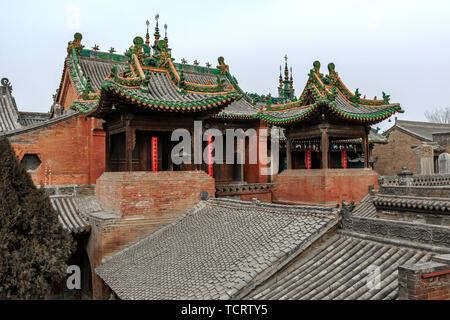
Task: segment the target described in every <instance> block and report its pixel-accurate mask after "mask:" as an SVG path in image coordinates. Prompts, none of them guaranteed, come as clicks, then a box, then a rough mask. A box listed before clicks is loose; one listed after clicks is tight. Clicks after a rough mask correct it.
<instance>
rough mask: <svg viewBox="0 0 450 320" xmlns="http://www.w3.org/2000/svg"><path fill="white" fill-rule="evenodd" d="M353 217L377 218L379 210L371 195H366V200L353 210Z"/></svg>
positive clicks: (363, 199) (362, 200)
mask: <svg viewBox="0 0 450 320" xmlns="http://www.w3.org/2000/svg"><path fill="white" fill-rule="evenodd" d="M353 215H354V216H357V217H368V218H376V217H377V209H376V208H375V206H374V204H373V199H372V195H371V194H370V193H368V194H366V195H365V196H364V198H362V199H361V201H360V202H359V205H358V206H357V207H356V208H355V210H353Z"/></svg>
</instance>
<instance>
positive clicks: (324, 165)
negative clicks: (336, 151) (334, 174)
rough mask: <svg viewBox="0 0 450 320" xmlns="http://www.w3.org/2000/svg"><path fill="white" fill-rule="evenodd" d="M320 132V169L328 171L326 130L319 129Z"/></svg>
mask: <svg viewBox="0 0 450 320" xmlns="http://www.w3.org/2000/svg"><path fill="white" fill-rule="evenodd" d="M320 131H321V132H322V139H321V143H320V146H321V150H322V169H328V149H329V145H328V144H329V142H328V130H326V129H321V130H320Z"/></svg>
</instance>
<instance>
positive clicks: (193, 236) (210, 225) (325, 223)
mask: <svg viewBox="0 0 450 320" xmlns="http://www.w3.org/2000/svg"><path fill="white" fill-rule="evenodd" d="M333 212H334V211H333V209H330V208H322V207H306V206H305V207H302V206H280V205H271V204H264V205H262V204H256V203H255V204H252V203H250V202H242V201H233V200H225V199H222V200H217V199H212V200H208V201H206V202H205V201H204V202H201V203H200V204H199V205H197V206H196V207H195V208H194V209H192V210H190V211H188V212H186V213H185V214H184V215H183V216H182V217H181V218H180V219H179V220H177V221H176V222H174V223H172V224H170V225H168V226H166V227H164V228H162V229H160V230H158V231H157V232H155V233H153V234H152V235H150V236H148V237H147V238H145V239H143V240H141V241H139V242H138V243H136V244H134V245H131V246H130V247H128V248H126V249H124V250H122V251H120V252H118V253H116V254H114V255H112V256H110V257H107V258H106V259H105V260H104V261H103V264H102V265H100V266H99V267H97V268H96V273H97V274H98V275H99V276H100V277H101V278H102V279H103V280H104V281H105V282H106V283H107V285H108V286H109V287H110V288H111V289H112V290H113V291H114V292H115V293H116V294H117V295H118V297H119V298H121V299H219V298H221V299H230V298H233V297H235V296H236V294H237V293H238V292H239V291H240V290H241V289H242V288H244V287H246V286H247V285H248V284H249V283H250V282H252V280H253V279H254V278H255V277H256V276H257V275H259V274H260V273H261V272H263V271H268V270H270V269H271V268H272V267H273V265H274V264H282V262H283V261H286V260H287V258H288V257H289V256H290V255H291V254H292V253H295V252H299V251H301V250H302V248H306V247H307V246H309V245H310V243H311V242H312V241H314V240H315V239H317V238H318V237H320V236H322V235H323V234H324V233H326V232H327V231H328V230H329V229H330V228H332V227H333V226H335V225H336V224H337V221H338V220H337V217H336V215H335V214H334V213H333Z"/></svg>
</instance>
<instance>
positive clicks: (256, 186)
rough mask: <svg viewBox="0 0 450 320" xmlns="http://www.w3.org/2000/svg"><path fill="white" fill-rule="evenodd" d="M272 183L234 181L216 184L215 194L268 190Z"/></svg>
mask: <svg viewBox="0 0 450 320" xmlns="http://www.w3.org/2000/svg"><path fill="white" fill-rule="evenodd" d="M273 185H274V184H273V183H235V184H224V185H217V186H216V196H221V195H235V194H248V193H265V192H269V191H270V189H271V188H272V186H273Z"/></svg>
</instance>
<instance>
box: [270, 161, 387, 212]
mask: <svg viewBox="0 0 450 320" xmlns="http://www.w3.org/2000/svg"><path fill="white" fill-rule="evenodd" d="M379 177H380V176H379V175H378V173H376V172H375V171H373V170H372V169H323V170H322V169H317V170H285V171H283V172H282V173H281V174H279V175H278V178H277V182H276V184H275V186H274V188H273V202H275V203H282V204H309V205H311V204H315V205H326V206H335V205H336V204H337V203H340V202H341V201H342V200H345V201H351V200H354V201H355V202H359V201H360V200H361V199H362V198H363V197H364V196H365V195H366V194H367V192H368V189H369V186H372V185H373V186H374V187H375V188H378V178H379Z"/></svg>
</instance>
